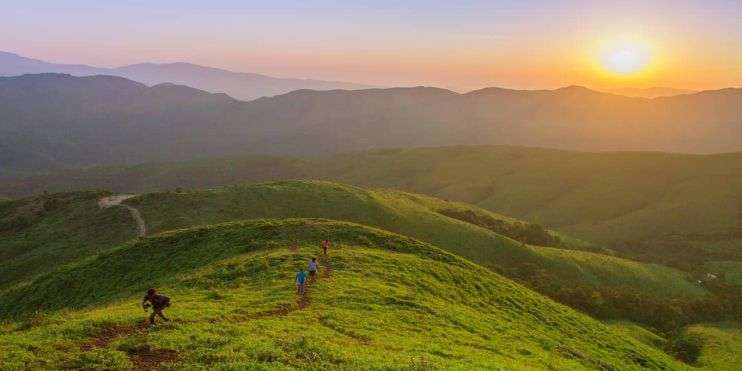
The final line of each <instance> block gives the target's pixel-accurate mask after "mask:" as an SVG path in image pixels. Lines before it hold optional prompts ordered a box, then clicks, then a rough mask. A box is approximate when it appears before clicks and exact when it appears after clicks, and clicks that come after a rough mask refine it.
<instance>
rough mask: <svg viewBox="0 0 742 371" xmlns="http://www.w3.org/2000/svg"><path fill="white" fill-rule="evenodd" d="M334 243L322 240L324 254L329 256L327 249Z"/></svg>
mask: <svg viewBox="0 0 742 371" xmlns="http://www.w3.org/2000/svg"><path fill="white" fill-rule="evenodd" d="M331 244H332V242H330V240H322V253H323V254H325V255H327V248H328V247H330V245H331Z"/></svg>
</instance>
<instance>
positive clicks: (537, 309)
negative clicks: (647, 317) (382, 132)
mask: <svg viewBox="0 0 742 371" xmlns="http://www.w3.org/2000/svg"><path fill="white" fill-rule="evenodd" d="M325 237H328V238H331V239H332V240H333V241H335V243H336V244H335V248H334V249H333V250H332V251H331V254H330V257H329V259H323V260H322V261H321V267H320V268H321V272H320V275H319V278H318V279H317V281H316V282H313V283H312V285H311V286H310V288H309V292H308V294H307V295H306V296H304V297H297V296H296V294H294V289H293V285H292V277H293V273H294V272H295V271H296V269H297V267H301V266H303V265H304V264H305V263H306V261H307V259H308V258H309V257H310V256H312V255H313V254H316V253H317V252H318V248H317V247H316V245H315V244H316V241H318V240H320V239H322V238H325ZM295 245H297V246H296V248H295V249H292V248H290V247H291V246H295ZM72 283H74V284H72ZM150 286H156V287H158V288H160V289H161V291H162V292H164V293H166V294H167V295H169V296H170V297H171V298H172V301H173V306H172V307H171V308H170V309H168V310H167V311H166V312H167V314H168V315H169V316H170V317H171V318H172V319H173V320H172V321H171V322H169V323H163V324H159V325H157V326H156V327H154V328H152V329H149V330H146V329H144V328H142V327H141V326H140V325H139V321H141V319H142V318H143V317H144V316H145V313H142V312H141V309H138V308H137V304H138V302H139V300H140V293H141V292H142V290H144V289H146V288H147V287H150ZM0 295H2V300H0V308H1V309H2V311H0V312H3V313H8V312H10V313H28V312H30V311H34V310H36V309H38V308H39V307H41V308H46V309H65V311H62V312H52V313H48V314H40V315H35V316H32V317H29V318H28V319H26V320H23V321H9V322H8V321H6V322H4V323H3V324H2V326H1V327H0V368H3V369H8V370H14V369H27V368H46V369H49V368H51V369H59V368H76V367H88V368H117V369H118V368H129V367H137V368H147V367H150V368H152V367H174V368H181V369H182V368H196V367H206V368H229V369H244V368H261V369H263V368H268V369H309V368H311V369H320V368H323V369H327V368H331V369H358V368H364V369H381V368H384V369H388V368H392V369H433V368H444V369H462V370H463V369H489V370H491V369H498V368H502V369H512V370H532V369H574V370H578V369H599V368H600V369H614V370H633V369H639V368H643V369H665V370H680V369H686V368H687V367H686V366H684V365H683V364H681V363H679V362H677V361H674V360H672V359H671V358H670V357H669V356H667V355H665V354H664V353H662V352H660V351H658V350H656V349H654V348H652V347H650V346H647V345H644V344H643V343H641V342H639V341H637V340H634V339H632V338H631V337H628V336H625V335H622V334H621V333H619V332H614V331H613V330H611V329H609V328H608V327H607V326H605V325H602V324H601V323H599V322H597V321H595V320H592V319H590V318H589V317H587V316H585V315H582V314H579V313H577V312H575V311H573V310H571V309H569V308H567V307H564V306H562V305H559V304H556V303H554V302H552V301H551V300H549V299H546V298H544V297H542V296H540V295H538V294H535V293H533V292H532V291H530V290H528V289H526V288H524V287H522V286H520V285H517V284H514V283H512V282H511V281H509V280H507V279H504V278H502V277H501V276H499V275H497V274H494V273H492V272H491V271H489V270H487V269H484V268H482V267H480V266H478V265H475V264H472V263H469V262H467V261H466V260H464V259H461V258H458V257H456V256H455V255H452V254H449V253H446V252H444V251H443V250H440V249H437V248H435V247H433V246H431V245H428V244H425V243H422V242H418V241H416V240H413V239H410V238H407V237H403V236H400V235H395V234H392V233H388V232H384V231H381V230H378V229H372V228H368V227H363V226H360V225H356V224H349V223H342V222H334V221H327V220H319V219H288V220H280V221H279V220H254V221H248V222H238V223H229V224H221V225H212V226H206V227H198V228H191V229H185V230H177V231H172V232H165V233H162V234H158V235H155V236H151V237H147V238H144V239H142V240H139V241H132V242H129V243H126V244H124V245H122V246H120V247H119V248H116V249H114V250H112V251H110V252H107V253H103V254H101V255H99V256H96V257H93V258H91V259H85V260H82V261H80V262H78V263H75V264H73V265H70V266H67V267H65V268H63V269H60V270H56V271H54V272H50V273H48V274H45V275H43V276H41V277H40V278H38V279H36V280H35V281H34V282H32V283H29V284H27V285H22V286H18V287H16V288H14V289H12V290H10V291H6V292H4V293H2V294H0Z"/></svg>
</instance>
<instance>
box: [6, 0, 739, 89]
mask: <svg viewBox="0 0 742 371" xmlns="http://www.w3.org/2000/svg"><path fill="white" fill-rule="evenodd" d="M0 9H1V12H2V13H0V14H2V22H0V35H1V36H2V37H1V38H0V50H3V51H8V52H13V53H18V54H22V55H24V56H28V57H33V58H38V59H44V60H48V61H52V62H60V63H84V64H91V65H97V66H106V67H115V66H120V65H125V64H131V63H137V62H144V61H151V62H175V61H188V62H192V63H196V64H202V65H208V66H214V67H221V68H226V69H230V70H235V71H244V72H256V73H263V74H268V75H273V76H280V77H301V78H315V79H326V80H344V81H353V82H362V83H369V84H375V85H384V86H393V85H435V86H441V87H447V88H457V89H463V90H465V89H474V88H479V87H484V86H503V87H512V88H554V87H559V86H564V85H570V84H580V85H587V86H591V87H596V88H613V87H624V86H632V87H650V86H670V87H676V88H691V89H711V88H721V87H728V86H740V85H742V32H741V31H740V24H742V1H734V0H729V1H724V0H706V1H669V0H668V1H664V0H663V1H659V0H658V1H586V0H585V1H581V0H580V1H578V0H573V1H379V0H375V1H352V2H351V1H244V0H243V1H236V0H235V1H226V0H223V1H217V0H212V1H191V0H188V1H184V0H172V1H156V0H142V1H121V0H119V1H74V0H72V1H57V0H53V1H52V0H48V1H33V0H24V1H16V0H4V1H3V2H2V4H0Z"/></svg>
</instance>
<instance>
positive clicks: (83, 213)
mask: <svg viewBox="0 0 742 371" xmlns="http://www.w3.org/2000/svg"><path fill="white" fill-rule="evenodd" d="M104 194H105V193H101V192H78V193H70V194H56V195H49V196H38V197H33V198H30V199H24V200H17V201H10V202H6V203H2V204H0V246H1V247H2V248H0V290H2V289H3V288H4V287H7V286H9V285H11V284H14V283H17V282H20V281H23V280H27V279H29V278H31V277H33V276H35V275H37V274H40V273H43V272H47V271H49V270H50V269H53V268H55V267H57V266H59V265H60V264H64V263H67V262H72V261H75V260H78V259H80V258H85V257H88V256H91V255H94V254H97V253H98V252H101V251H105V250H106V249H109V248H111V247H113V246H115V245H117V244H120V243H122V242H124V241H126V240H128V239H130V238H132V237H134V236H136V225H135V224H134V222H133V221H132V220H131V217H130V216H129V213H128V212H127V211H126V210H124V209H122V208H118V207H117V208H110V209H101V208H99V207H98V204H97V199H98V197H101V196H102V195H104Z"/></svg>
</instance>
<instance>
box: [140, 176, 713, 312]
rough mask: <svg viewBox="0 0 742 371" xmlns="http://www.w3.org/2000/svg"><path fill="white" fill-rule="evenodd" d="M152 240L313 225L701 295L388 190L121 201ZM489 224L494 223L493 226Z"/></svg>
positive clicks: (480, 259)
mask: <svg viewBox="0 0 742 371" xmlns="http://www.w3.org/2000/svg"><path fill="white" fill-rule="evenodd" d="M127 203H128V204H131V205H134V206H135V207H137V208H138V209H139V210H140V212H141V213H142V215H143V217H144V219H145V220H147V223H148V228H149V230H151V231H153V232H157V231H166V230H172V229H177V228H184V227H188V226H194V225H206V224H214V223H220V222H225V221H233V220H240V219H248V218H292V217H319V218H329V219H336V220H346V221H351V222H355V223H361V224H365V225H369V226H374V227H378V228H382V229H385V230H389V231H392V232H396V233H400V234H403V235H406V236H410V237H413V238H416V239H419V240H422V241H425V242H428V243H431V244H434V245H436V246H440V247H442V248H444V249H446V250H448V251H451V252H454V253H456V254H458V255H461V256H463V257H465V258H467V259H470V260H472V261H474V262H476V263H478V264H482V265H484V266H487V267H490V268H493V269H496V270H498V271H501V272H505V273H506V274H507V273H508V271H510V270H513V269H515V268H516V267H520V266H522V265H524V264H528V263H530V264H532V265H536V266H538V267H541V268H543V269H546V270H548V271H549V273H550V274H552V275H554V276H555V277H557V278H558V280H557V281H556V282H555V283H556V284H559V285H565V286H578V285H579V286H588V287H623V288H625V289H629V288H630V289H633V290H639V291H642V292H645V293H647V294H651V295H655V296H661V297H684V298H700V297H702V296H704V295H705V290H703V289H701V288H700V287H698V286H696V285H694V284H692V283H691V282H689V281H688V280H687V279H686V277H685V275H684V274H683V273H681V272H679V271H677V270H673V269H670V268H664V267H660V266H656V265H652V264H643V263H636V262H631V261H627V260H624V259H620V258H615V257H609V256H605V255H598V254H591V253H587V252H579V251H572V252H570V253H566V254H562V255H559V254H556V253H555V252H554V249H549V248H543V247H538V246H530V247H529V246H522V244H521V243H520V242H517V241H514V240H512V239H510V238H507V237H504V236H503V235H501V234H498V233H495V232H493V231H492V230H490V229H487V228H483V227H482V226H480V225H475V224H472V223H469V222H466V221H463V220H460V219H456V218H451V217H449V216H447V215H446V214H449V215H450V214H451V211H452V210H458V211H459V213H457V214H456V215H460V214H461V213H460V212H461V211H462V210H466V211H468V212H469V213H470V214H472V215H477V216H479V218H477V220H483V219H484V218H485V217H487V218H490V219H489V220H494V221H500V222H501V223H502V225H505V226H508V228H504V229H510V230H514V231H516V232H514V234H517V231H518V230H519V228H521V229H527V227H525V224H523V223H522V222H520V221H516V220H514V219H511V218H506V217H503V216H500V215H497V214H493V213H489V212H487V211H485V210H482V209H478V208H476V207H472V206H467V205H464V204H460V203H452V202H446V201H442V200H438V199H434V198H430V197H425V196H420V195H413V194H408V193H403V192H397V191H392V190H365V189H361V188H357V187H351V186H345V185H341V184H337V183H329V182H317V181H289V182H278V183H267V184H257V185H251V186H235V187H226V188H219V189H213V190H206V191H195V192H187V193H153V194H147V195H143V196H140V197H137V198H134V199H131V200H128V201H127ZM493 223H494V222H493Z"/></svg>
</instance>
